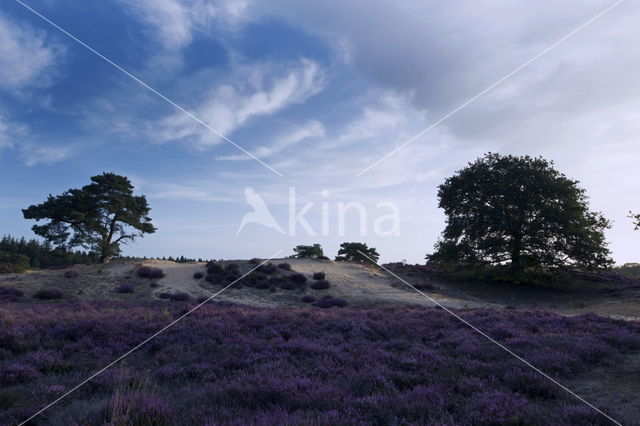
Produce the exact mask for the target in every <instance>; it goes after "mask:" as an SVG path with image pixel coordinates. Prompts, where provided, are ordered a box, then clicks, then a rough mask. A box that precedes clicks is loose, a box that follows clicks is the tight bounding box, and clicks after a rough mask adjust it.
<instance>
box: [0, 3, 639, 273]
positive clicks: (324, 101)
mask: <svg viewBox="0 0 640 426" xmlns="http://www.w3.org/2000/svg"><path fill="white" fill-rule="evenodd" d="M25 3H27V4H28V5H29V6H30V7H33V8H34V9H35V10H37V11H38V12H40V13H41V14H42V15H44V16H45V17H47V18H48V19H50V20H51V21H53V22H55V23H56V24H58V25H59V26H60V27H62V28H64V29H65V30H67V31H68V32H70V33H72V34H73V35H75V36H76V37H78V38H79V39H80V40H82V41H83V42H84V43H86V44H87V45H89V46H91V47H92V48H93V49H95V50H97V51H99V52H100V53H102V54H103V55H104V56H106V57H108V58H109V59H110V60H112V61H113V62H115V63H117V64H118V65H119V66H121V67H122V68H124V69H125V70H127V71H128V72H130V73H131V74H133V75H135V76H136V77H137V78H139V79H140V80H142V81H144V82H145V83H146V84H148V85H150V86H151V87H153V88H154V89H156V90H157V91H158V92H160V93H161V94H162V95H164V96H165V97H167V98H169V99H171V100H173V101H174V102H176V103H177V104H179V105H180V106H181V107H183V108H185V109H186V110H188V111H189V112H190V113H192V114H193V115H194V116H196V117H197V118H199V119H200V120H202V121H203V122H205V123H207V125H209V126H210V127H212V128H214V129H216V130H217V131H219V132H220V133H222V134H224V135H225V136H226V137H228V138H229V139H231V140H232V141H234V142H235V143H237V144H238V145H240V146H242V147H243V148H245V149H246V150H247V151H249V152H251V153H252V155H254V156H256V157H258V158H259V159H260V160H262V161H263V162H265V163H266V164H268V165H269V166H270V167H272V168H273V169H275V170H277V171H278V172H279V173H280V174H282V176H279V175H277V174H275V173H273V172H272V171H271V170H270V169H268V168H267V167H265V166H264V165H262V164H260V163H259V162H257V161H255V160H253V159H251V158H249V157H247V156H246V155H245V154H244V153H243V152H241V151H240V150H238V149H237V148H235V147H234V146H232V145H231V144H230V143H229V142H227V141H225V140H224V139H222V138H220V137H219V136H218V135H216V134H215V133H213V132H211V131H210V130H209V129H207V128H206V127H204V126H203V125H202V124H200V123H198V122H196V121H194V120H193V119H192V118H191V117H189V116H188V115H186V114H185V113H184V112H182V111H180V110H178V109H176V108H175V107H174V106H172V105H171V104H169V103H168V102H167V101H166V100H163V99H161V98H160V97H159V96H157V95H156V94H154V93H152V92H150V91H149V90H147V89H145V88H144V87H142V86H141V85H140V84H138V83H137V82H135V81H133V80H132V79H131V78H129V77H128V76H126V75H125V74H123V73H122V72H121V71H119V70H117V69H116V68H115V67H114V66H112V65H110V64H108V63H106V62H105V61H104V60H102V59H100V58H99V57H98V56H96V55H95V54H94V53H92V52H90V51H88V50H87V49H85V48H84V47H82V46H81V45H79V44H78V43H77V42H75V41H73V40H71V39H70V38H69V37H67V36H66V35H65V34H63V33H62V32H61V31H59V30H57V29H55V28H53V27H52V26H51V25H49V24H47V23H46V22H45V21H43V20H42V19H41V18H39V17H38V16H36V15H35V14H33V13H32V12H30V11H29V10H27V9H25V8H24V7H23V6H21V5H20V4H19V3H17V2H13V1H6V2H3V3H2V5H0V221H1V223H2V229H0V232H2V233H10V234H13V235H24V236H32V233H31V231H30V227H31V225H32V223H29V222H27V221H25V220H24V219H23V218H22V216H21V212H20V209H21V208H24V207H27V206H28V205H30V204H32V203H36V202H40V201H42V200H43V199H44V198H45V197H46V195H47V194H49V193H52V194H57V193H60V192H62V191H64V190H66V189H68V188H71V187H78V186H81V185H84V184H86V183H87V182H88V179H89V177H90V176H92V175H95V174H99V173H102V172H104V171H113V172H116V173H120V174H124V175H126V176H128V177H129V178H130V179H131V180H132V181H133V183H134V184H135V186H136V188H137V191H138V192H140V193H144V194H146V195H147V197H148V199H149V202H150V204H151V206H152V208H153V210H152V217H153V219H154V222H155V224H156V226H157V227H158V228H159V231H158V233H156V234H154V235H151V236H148V237H146V238H144V239H143V240H140V241H138V242H137V243H135V244H134V245H130V246H127V247H126V248H125V253H126V254H130V255H147V256H163V255H167V256H168V255H174V256H175V255H181V254H184V255H185V256H193V257H205V258H245V257H254V256H269V255H271V254H273V253H274V252H276V251H278V250H283V254H290V253H291V249H292V247H293V246H295V245H297V244H303V243H313V242H320V243H322V244H323V245H324V246H325V251H326V252H327V253H328V254H330V255H334V254H335V252H336V251H337V248H338V245H339V244H340V243H341V242H343V241H350V240H354V241H365V242H367V243H369V244H370V245H373V246H375V247H377V248H378V249H379V251H380V253H381V254H382V260H384V261H392V260H402V259H407V260H409V261H411V262H421V261H422V259H423V257H424V255H425V253H427V252H430V251H431V249H432V247H433V244H434V242H435V241H436V239H437V238H438V236H439V234H440V232H441V230H442V228H443V226H444V217H443V215H442V213H441V212H440V211H439V210H438V209H437V199H436V187H437V185H438V184H440V183H442V181H443V180H444V179H445V178H446V177H447V176H449V175H451V174H452V173H453V172H454V171H455V170H458V169H459V168H461V167H463V166H464V165H465V164H466V163H467V162H468V161H471V160H473V159H474V158H475V157H477V156H479V155H481V154H483V153H485V152H488V151H496V152H501V153H505V154H530V155H543V156H544V157H546V158H549V159H552V160H554V161H555V162H556V166H557V167H558V168H559V169H560V170H561V171H563V172H564V173H566V174H567V175H568V176H569V177H572V178H575V179H578V180H580V181H581V183H582V186H584V187H585V188H586V189H587V192H588V194H589V195H590V196H591V204H592V207H593V208H594V209H595V210H600V211H602V212H603V213H604V214H605V216H607V217H608V218H610V219H612V220H613V221H614V227H613V229H611V230H610V231H609V232H608V240H609V242H610V243H611V248H612V250H613V252H614V258H615V260H616V261H617V262H619V263H622V262H627V261H638V260H639V258H638V256H637V254H636V253H637V247H638V245H639V244H640V232H633V226H632V224H631V221H630V219H628V218H627V217H626V216H627V214H628V211H629V210H636V211H638V210H640V194H639V193H638V191H637V182H638V177H639V175H640V172H639V171H638V167H637V165H638V164H639V160H640V145H639V144H638V137H639V136H640V125H639V124H638V123H640V119H639V118H640V117H638V116H639V115H640V84H639V83H638V79H637V76H638V75H639V73H638V71H640V51H638V49H637V45H638V39H639V37H640V30H639V29H638V26H637V25H636V24H637V18H638V17H639V13H640V6H639V5H638V4H636V3H634V2H624V3H622V4H620V5H619V6H616V7H615V8H613V9H612V10H610V11H609V12H608V13H606V14H605V15H603V16H602V17H600V18H598V19H597V20H595V21H594V22H593V23H592V24H590V25H589V26H587V27H585V28H584V29H582V30H581V31H579V32H577V33H576V34H574V35H573V36H572V37H570V38H569V39H567V40H565V41H564V42H563V43H561V44H559V45H558V46H556V47H554V48H553V49H552V50H550V51H549V52H548V53H546V54H545V55H544V56H542V57H540V58H539V59H537V60H536V61H535V62H532V63H531V64H530V65H528V66H526V67H525V68H523V69H522V70H521V71H519V72H518V73H516V74H514V75H513V76H511V77H510V78H508V79H507V80H505V81H504V82H502V83H501V84H500V85H498V86H496V87H495V88H493V89H492V90H491V91H489V92H487V93H486V94H484V95H483V96H481V97H479V98H478V99H477V100H475V101H474V102H473V103H471V104H469V105H468V106H467V107H465V108H464V109H463V110H461V111H459V112H457V113H456V114H454V115H452V116H451V117H450V118H448V119H447V120H446V121H444V122H442V123H441V124H440V125H438V126H437V127H435V128H433V129H431V130H430V131H429V132H427V133H425V134H424V135H422V136H421V137H419V138H417V139H416V140H415V141H414V142H412V143H411V144H409V145H407V146H406V147H404V148H403V149H401V150H399V151H398V152H397V153H395V154H394V155H392V156H390V157H389V158H388V159H386V160H385V161H383V162H381V163H380V164H378V165H376V166H375V167H374V168H372V169H370V170H368V171H367V172H366V173H365V174H363V175H361V176H358V173H359V172H360V171H362V170H363V169H365V168H367V167H368V166H370V165H371V164H373V163H374V162H376V161H377V160H379V159H380V158H382V157H383V156H384V155H386V154H387V153H388V152H389V151H391V150H392V149H394V148H395V147H396V146H398V145H400V144H402V143H403V142H405V141H407V140H409V139H410V138H411V137H413V136H414V135H416V134H417V133H419V132H420V131H422V130H423V129H425V128H427V127H429V126H430V124H431V123H433V122H435V121H436V120H438V119H439V118H441V117H442V116H444V115H445V114H447V113H448V112H450V111H451V110H453V109H454V108H456V107H458V106H459V105H461V104H462V103H463V102H465V101H467V100H468V99H470V98H472V97H473V96H475V95H477V94H478V93H480V92H481V91H483V90H484V89H485V88H487V87H489V86H490V85H492V84H493V83H494V82H496V81H498V80H499V79H500V78H501V77H503V76H505V75H507V74H508V73H510V72H511V71H513V70H514V69H515V68H516V67H518V66H520V65H521V64H523V63H525V62H526V61H528V60H530V59H531V58H533V57H534V56H535V55H536V54H538V53H539V52H541V51H543V50H544V49H546V48H547V47H549V46H551V45H552V44H553V43H555V42H556V41H557V40H559V39H560V38H562V37H564V36H565V35H567V34H568V33H569V32H570V31H572V30H574V29H575V28H577V27H578V26H580V25H581V24H583V23H584V22H586V21H588V20H589V19H590V18H592V17H594V16H595V15H597V14H598V13H599V12H601V11H602V10H604V9H605V8H607V7H608V6H610V5H611V4H613V3H614V2H612V1H602V0H588V1H567V2H562V4H553V5H550V4H531V2H524V1H515V0H513V1H505V2H493V1H489V0H480V1H460V2H441V1H430V2H404V1H400V2H398V1H394V2H391V1H382V0H375V1H369V2H338V1H323V2H315V1H312V2H294V1H287V0H274V1H269V2H257V1H251V0H232V1H228V2H215V1H206V0H153V1H152V0H140V1H137V2H127V1H124V0H109V1H90V2H77V1H65V0H57V1H52V0H32V1H28V2H25ZM247 186H250V187H252V188H253V189H254V190H255V191H256V192H257V193H259V194H260V195H261V196H262V197H263V198H264V199H265V201H266V203H267V204H268V205H269V207H270V209H271V212H272V213H273V215H274V217H275V218H276V220H277V221H278V222H279V223H280V224H281V225H282V227H283V228H287V221H288V216H289V206H288V200H289V191H290V188H291V187H294V188H295V191H296V198H297V201H298V203H299V205H298V206H296V211H299V210H300V209H301V208H302V207H303V205H304V204H305V203H307V202H309V203H313V205H312V206H311V207H310V209H309V213H308V214H307V215H306V216H305V218H306V219H307V221H308V222H309V224H310V226H311V227H312V228H313V229H314V230H316V232H317V233H319V234H320V233H321V232H320V228H321V224H322V220H323V214H324V215H325V216H326V217H327V218H328V223H329V225H330V226H329V232H327V233H326V235H308V233H307V232H305V231H304V230H303V229H301V228H300V227H298V228H297V232H296V233H295V235H283V234H279V233H278V232H276V231H274V230H271V229H267V228H264V227H262V226H260V225H257V224H250V225H247V226H246V227H245V228H244V229H243V230H242V232H241V233H240V234H239V235H236V230H237V228H238V225H239V224H240V221H241V219H242V217H243V216H244V215H245V214H246V213H247V212H248V211H250V210H251V208H250V207H249V206H248V205H247V204H246V203H245V196H244V189H245V187H247ZM323 191H325V192H323ZM349 202H352V203H354V202H355V203H360V204H362V205H363V206H365V207H366V212H367V216H368V217H367V221H366V224H365V225H366V226H365V229H366V230H367V235H361V230H360V226H359V225H360V222H361V221H359V218H358V216H357V215H356V211H355V210H352V211H350V212H349V213H348V214H347V215H346V229H345V235H338V226H337V222H338V217H339V212H338V210H339V207H338V206H339V203H349ZM323 203H324V205H323ZM379 203H393V204H394V205H395V206H397V208H398V211H399V218H400V220H399V232H398V233H397V235H386V236H385V235H376V232H375V229H374V222H375V219H376V218H379V217H381V216H383V215H384V214H388V213H389V210H388V209H386V208H384V207H380V206H379ZM377 205H378V206H377ZM323 212H324V213H323Z"/></svg>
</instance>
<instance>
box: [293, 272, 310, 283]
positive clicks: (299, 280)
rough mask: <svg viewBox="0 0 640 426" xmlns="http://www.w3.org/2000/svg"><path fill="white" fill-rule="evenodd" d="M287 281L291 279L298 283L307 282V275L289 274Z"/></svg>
mask: <svg viewBox="0 0 640 426" xmlns="http://www.w3.org/2000/svg"><path fill="white" fill-rule="evenodd" d="M289 281H292V282H294V283H298V284H302V283H306V282H307V277H305V276H304V274H297V273H296V274H292V275H289Z"/></svg>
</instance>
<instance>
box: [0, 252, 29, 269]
mask: <svg viewBox="0 0 640 426" xmlns="http://www.w3.org/2000/svg"><path fill="white" fill-rule="evenodd" d="M28 268H29V258H28V257H27V256H25V255H23V254H17V253H7V252H6V251H0V274H9V273H15V272H24V271H26V270H27V269H28Z"/></svg>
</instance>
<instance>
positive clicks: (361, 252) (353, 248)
mask: <svg viewBox="0 0 640 426" xmlns="http://www.w3.org/2000/svg"><path fill="white" fill-rule="evenodd" d="M379 257H380V254H378V252H377V251H376V249H375V248H373V247H368V246H367V245H366V244H365V243H342V244H340V250H338V255H337V256H336V260H337V261H351V262H358V263H374V264H376V263H378V258H379Z"/></svg>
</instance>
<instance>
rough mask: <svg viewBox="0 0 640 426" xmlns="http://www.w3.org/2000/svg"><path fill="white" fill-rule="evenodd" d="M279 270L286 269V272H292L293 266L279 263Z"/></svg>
mask: <svg viewBox="0 0 640 426" xmlns="http://www.w3.org/2000/svg"><path fill="white" fill-rule="evenodd" d="M278 268H280V269H284V270H285V271H290V270H291V265H290V264H289V263H279V264H278Z"/></svg>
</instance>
